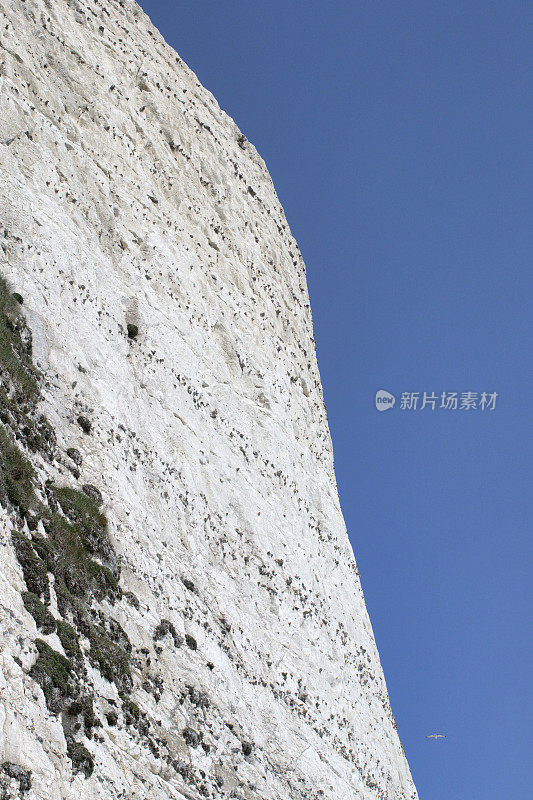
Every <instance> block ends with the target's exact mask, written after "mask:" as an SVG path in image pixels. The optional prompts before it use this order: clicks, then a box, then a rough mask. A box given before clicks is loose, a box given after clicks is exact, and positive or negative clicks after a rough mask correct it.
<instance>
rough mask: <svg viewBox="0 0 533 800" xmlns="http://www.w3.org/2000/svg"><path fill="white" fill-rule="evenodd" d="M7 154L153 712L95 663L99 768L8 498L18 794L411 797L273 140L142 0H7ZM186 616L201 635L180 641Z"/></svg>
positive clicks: (25, 293)
mask: <svg viewBox="0 0 533 800" xmlns="http://www.w3.org/2000/svg"><path fill="white" fill-rule="evenodd" d="M177 13H179V9H178V11H177ZM0 170H1V188H2V192H1V197H0V230H1V232H2V253H1V254H0V255H1V264H0V272H1V274H2V275H3V276H5V277H6V278H7V279H8V280H9V281H10V284H11V286H12V287H13V289H15V290H16V291H17V292H19V293H20V295H22V297H23V300H24V304H23V310H24V315H25V317H26V320H27V323H28V325H29V327H30V328H31V331H32V334H33V353H34V360H35V362H36V363H37V365H38V366H39V368H40V369H41V371H42V372H43V374H44V376H45V385H44V388H43V398H42V401H41V405H40V410H41V411H42V413H43V414H45V415H46V417H47V418H48V420H49V421H50V423H51V425H52V427H53V429H54V430H55V434H56V437H57V448H56V455H55V459H54V460H52V461H51V462H49V461H47V460H46V459H44V458H42V457H40V456H38V455H32V456H31V458H32V463H33V464H34V467H35V469H36V473H37V481H38V482H40V485H41V486H43V485H44V482H45V480H46V479H50V480H52V481H53V482H54V483H55V484H57V485H66V486H72V487H75V486H78V485H82V484H92V485H94V486H96V487H97V488H98V489H99V490H100V492H101V494H102V496H103V501H104V503H103V507H104V509H105V512H106V515H107V517H108V520H109V528H110V536H111V540H112V542H113V546H114V548H115V551H116V553H117V554H118V558H119V560H120V565H121V577H120V586H121V588H122V590H123V596H122V599H120V600H119V601H117V602H116V603H115V604H114V605H112V604H111V603H109V602H107V601H105V600H103V601H102V602H101V604H100V607H101V610H102V609H103V612H105V614H107V615H108V617H111V618H113V619H115V620H116V621H117V622H118V623H119V624H120V626H122V628H123V629H124V631H125V632H126V634H127V636H128V637H129V640H130V642H131V645H132V648H133V649H132V654H131V658H132V675H133V689H132V695H131V697H132V700H134V702H135V704H136V708H138V710H139V713H141V714H142V715H144V716H143V717H142V718H143V719H144V720H145V721H146V724H145V726H144V728H143V727H142V726H137V727H135V726H134V725H131V724H127V721H126V719H125V712H124V709H123V707H122V706H121V700H120V698H119V694H118V690H117V687H116V686H115V684H113V683H111V682H109V681H108V680H106V679H105V678H104V677H103V676H102V675H101V674H100V671H99V670H97V669H96V668H94V666H92V667H91V666H88V668H87V669H88V671H87V681H88V683H89V684H90V686H91V687H92V691H93V694H94V698H95V713H96V715H97V717H98V719H99V720H100V722H101V724H102V727H99V728H97V729H96V732H95V734H94V735H93V736H92V738H87V737H85V738H84V737H83V734H82V733H80V734H79V735H80V741H81V742H83V744H84V746H85V747H86V748H87V750H88V751H89V752H90V754H91V756H92V757H93V759H94V769H93V770H92V774H90V775H89V776H88V777H86V776H85V775H84V773H83V771H78V772H76V770H74V769H73V765H72V762H71V759H69V757H68V756H67V745H66V739H65V727H64V724H62V719H61V715H60V714H57V713H56V714H55V713H53V712H52V711H50V710H49V709H48V708H47V705H46V702H45V697H44V695H43V692H42V690H41V688H40V687H39V686H38V685H37V683H36V682H35V681H34V680H33V679H32V677H30V675H29V674H28V673H29V670H30V669H31V666H32V664H33V663H34V662H35V659H36V657H37V650H36V646H35V644H34V641H35V639H36V638H41V639H43V640H45V641H47V642H48V643H49V644H50V646H51V647H52V648H54V649H55V650H56V651H59V652H62V647H61V644H60V642H59V639H58V637H57V635H56V634H55V633H52V634H48V635H47V634H43V633H42V632H41V633H38V632H37V629H36V625H35V622H34V619H33V618H32V616H30V614H29V613H28V612H27V611H26V609H25V607H24V604H23V602H22V600H21V592H23V591H25V583H24V578H23V572H22V569H21V566H20V564H19V563H18V561H17V557H16V554H15V549H14V547H13V544H12V540H11V536H10V533H11V528H12V526H13V524H14V522H13V520H14V517H13V514H12V512H11V511H10V509H9V508H6V509H4V510H3V511H2V524H1V535H0V559H1V567H0V569H1V574H0V618H1V630H0V765H1V764H2V763H6V764H8V765H11V767H10V769H11V772H13V768H12V765H18V766H19V767H21V768H22V769H23V770H25V771H26V773H28V772H31V787H30V788H29V789H28V788H27V787H25V786H22V782H21V780H19V778H18V777H17V775H16V774H13V775H10V774H9V769H8V770H7V772H6V771H5V774H4V777H3V785H4V787H5V788H4V792H5V793H6V794H5V796H6V797H10V796H14V797H16V796H18V794H19V793H20V794H21V796H24V797H25V798H26V799H27V800H37V798H39V799H40V800H45V798H46V800H60V799H61V800H79V798H98V799H100V798H101V799H102V800H104V799H105V800H108V799H110V798H125V799H127V800H145V798H151V799H153V800H156V799H157V800H158V799H159V798H161V800H162V799H163V798H189V799H192V798H201V797H213V798H215V797H216V798H242V800H258V799H259V798H260V799H261V800H274V799H275V800H288V798H293V799H294V800H297V799H298V800H304V798H305V800H353V798H359V799H360V800H376V798H380V799H381V800H385V799H386V800H400V799H401V800H407V799H409V800H413V799H414V798H416V797H417V795H416V791H415V788H414V786H413V783H412V779H411V776H410V772H409V768H408V765H407V762H406V759H405V756H404V753H403V750H402V746H401V744H400V741H399V738H398V735H397V732H396V728H395V724H394V719H393V716H392V713H391V710H390V706H389V701H388V696H387V689H386V685H385V681H384V678H383V674H382V670H381V666H380V662H379V657H378V653H377V650H376V646H375V643H374V638H373V634H372V629H371V626H370V622H369V620H368V616H367V612H366V609H365V603H364V598H363V595H362V592H361V587H360V583H359V578H358V573H357V569H356V565H355V560H354V557H353V553H352V551H351V548H350V544H349V542H348V538H347V534H346V529H345V525H344V522H343V518H342V514H341V510H340V506H339V499H338V495H337V489H336V483H335V476H334V469H333V454H332V446H331V440H330V435H329V430H328V424H327V418H326V412H325V408H324V402H323V397H322V390H321V384H320V376H319V372H318V368H317V362H316V357H315V348H314V341H313V330H312V320H311V312H310V307H309V299H308V295H307V289H306V279H305V269H304V264H303V261H302V258H301V255H300V252H299V250H298V246H297V244H296V242H295V241H294V239H293V238H292V236H291V233H290V230H289V228H288V225H287V222H286V220H285V217H284V213H283V209H282V207H281V205H280V203H279V200H278V198H277V196H276V193H275V191H274V187H273V185H272V181H271V179H270V177H269V174H268V172H267V170H266V168H265V165H264V163H263V161H262V160H261V158H260V157H259V155H258V154H257V152H256V150H255V148H254V147H253V145H252V144H250V142H248V141H247V140H246V139H245V137H244V136H242V134H241V133H240V131H239V130H238V128H237V127H236V125H235V124H234V123H233V121H232V120H231V119H230V118H229V117H228V116H227V115H226V114H225V113H224V112H223V111H221V109H220V108H219V106H218V105H217V102H216V100H215V99H214V98H213V97H212V96H211V94H210V93H209V92H208V91H206V90H205V89H204V88H203V87H202V86H201V85H200V84H199V83H198V81H197V79H196V77H195V75H194V74H193V73H192V72H191V71H190V70H189V69H188V68H187V67H186V65H185V64H184V63H183V62H182V61H181V59H180V58H179V57H178V55H177V54H176V53H175V52H174V51H173V50H172V49H171V48H170V47H169V46H168V45H167V44H166V43H165V42H164V40H163V39H162V37H161V35H160V34H159V33H158V31H157V30H156V29H155V28H154V27H153V26H152V24H151V23H150V21H149V19H148V18H147V17H146V15H145V14H144V13H143V12H142V11H141V9H140V8H139V7H138V6H137V5H136V3H134V2H131V1H128V2H127V1H126V0H105V2H104V1H103V0H102V2H99V1H98V0H0ZM128 326H130V327H129V335H128ZM133 326H135V327H133ZM80 415H81V416H83V417H85V418H87V419H88V420H89V421H90V423H91V428H90V431H89V433H85V432H84V431H83V430H82V429H81V427H80V425H79V424H78V422H77V420H78V417H79V416H80ZM72 448H73V449H74V450H76V451H78V454H79V455H78V456H76V459H77V460H78V461H81V464H78V466H77V467H76V468H74V464H73V462H72V459H71V458H70V457H69V456H67V454H66V451H67V449H71V452H73V451H72ZM78 473H79V477H75V476H76V475H78ZM25 530H26V532H27V528H25ZM51 583H53V581H52V579H51ZM128 593H131V594H128ZM135 598H136V599H135ZM49 608H50V610H51V613H52V614H53V615H54V616H55V617H57V618H58V617H59V611H58V608H57V604H56V603H55V592H54V590H53V587H52V590H51V600H50V606H49ZM162 620H166V621H168V622H169V623H171V626H173V628H172V630H173V631H174V633H175V634H176V635H175V637H174V636H173V635H171V634H172V630H171V629H170V628H168V626H167V628H168V629H167V630H166V631H165V630H164V629H163V630H162V629H161V628H159V631H160V634H161V635H160V637H159V638H157V637H156V638H155V639H154V632H155V631H156V629H158V626H160V623H161V621H162ZM165 624H166V623H165ZM169 630H170V633H169V632H168V631H169ZM82 644H83V641H82ZM85 648H86V643H85ZM110 708H115V709H116V719H114V720H112V722H113V724H110V723H108V719H107V716H106V714H107V715H108V716H109V709H110ZM135 713H137V712H135ZM26 773H25V774H26ZM10 793H11V794H10Z"/></svg>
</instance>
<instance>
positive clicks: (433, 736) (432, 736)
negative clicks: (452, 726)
mask: <svg viewBox="0 0 533 800" xmlns="http://www.w3.org/2000/svg"><path fill="white" fill-rule="evenodd" d="M426 739H446V734H445V733H430V734H429V736H426Z"/></svg>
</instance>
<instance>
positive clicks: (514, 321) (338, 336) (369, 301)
mask: <svg viewBox="0 0 533 800" xmlns="http://www.w3.org/2000/svg"><path fill="white" fill-rule="evenodd" d="M142 5H143V7H144V9H145V10H146V11H147V12H148V13H149V14H150V16H151V17H152V20H153V21H154V23H155V24H156V25H157V26H158V27H159V29H160V30H161V31H162V33H163V34H164V36H165V37H166V39H167V40H168V41H169V42H170V43H171V44H172V45H173V46H174V47H175V48H176V49H177V50H178V52H179V53H180V55H181V56H182V57H183V58H184V59H185V61H186V62H187V63H188V64H189V66H190V67H191V68H192V69H193V70H194V71H195V72H196V74H197V75H198V77H199V79H200V81H201V82H202V83H203V84H204V85H205V86H206V87H207V88H209V89H210V90H211V91H212V92H213V93H214V95H215V96H216V97H217V99H218V101H219V103H220V105H221V106H222V107H223V108H224V109H225V110H226V111H227V112H228V113H229V114H230V115H231V116H232V117H233V118H234V119H235V120H236V122H237V123H238V125H239V126H240V127H241V129H242V130H243V131H244V133H245V134H246V136H247V137H248V138H249V139H250V140H251V141H252V142H253V143H254V144H255V145H256V147H257V148H258V150H259V152H260V153H261V154H262V156H263V157H264V158H265V160H266V162H267V165H268V167H269V169H270V173H271V175H272V178H273V180H274V183H275V185H276V188H277V191H278V194H279V197H280V199H281V202H282V204H283V206H284V208H285V212H286V215H287V218H288V220H289V224H290V225H291V228H292V231H293V233H294V235H295V237H296V239H297V240H298V243H299V245H300V248H301V250H302V253H303V256H304V258H305V261H306V264H307V275H308V283H309V289H310V294H311V303H312V309H313V317H314V322H315V332H316V338H317V343H318V357H319V364H320V370H321V374H322V380H323V384H324V389H325V395H326V402H327V407H328V413H329V421H330V426H331V431H332V435H333V442H334V447H335V462H336V471H337V480H338V483H339V489H340V494H341V501H342V507H343V511H344V516H345V519H346V523H347V526H348V530H349V533H350V537H351V541H352V543H353V547H354V550H355V554H356V557H357V560H358V564H359V569H360V572H361V575H362V580H363V588H364V591H365V595H366V600H367V604H368V608H369V612H370V616H371V620H372V624H373V627H374V632H375V635H376V639H377V643H378V647H379V650H380V654H381V659H382V663H383V667H384V670H385V674H386V677H387V683H388V687H389V692H390V696H391V702H392V707H393V711H394V713H395V715H396V720H397V722H398V728H399V731H400V735H401V738H402V741H403V743H404V746H405V749H406V751H407V755H408V758H409V762H410V765H411V768H412V772H413V776H414V779H415V782H416V784H417V787H418V790H419V793H420V796H421V798H422V800H511V798H512V800H522V798H524V800H525V798H529V797H531V775H530V773H531V759H532V752H533V741H532V734H531V731H532V729H533V723H532V720H531V715H532V707H533V704H532V702H531V701H532V693H531V684H532V680H531V675H532V667H533V663H532V662H533V659H532V653H533V648H532V643H531V608H532V606H533V603H532V599H533V598H532V590H531V586H532V580H531V565H532V535H531V528H532V520H533V508H532V506H533V491H532V490H533V481H532V477H533V453H532V450H533V445H532V427H533V417H532V415H533V377H532V331H531V327H532V313H531V305H532V301H533V271H532V257H533V200H532V198H533V194H532V187H533V135H532V134H533V131H532V123H533V99H532V90H533V4H531V3H527V2H514V1H513V0H501V2H490V1H489V2H487V0H485V2H471V1H470V0H461V1H460V2H459V0H447V2H434V1H433V0H417V1H414V0H412V1H410V0H402V1H401V2H398V1H397V0H394V1H393V0H379V2H377V1H376V2H372V1H369V0H351V1H350V2H348V0H331V2H329V3H324V2H313V1H312V0H305V1H304V0H300V1H298V2H296V1H295V2H291V0H284V2H281V1H279V0H269V2H264V1H262V0H253V1H251V0H225V1H224V2H220V0H211V1H210V2H207V0H206V1H203V0H194V2H193V1H192V0H184V1H183V2H179V3H176V2H175V0H143V2H142ZM379 388H384V389H388V390H389V391H391V392H393V393H395V394H399V393H401V392H402V391H420V392H423V391H428V392H429V391H435V392H442V391H458V392H463V391H477V392H482V391H496V392H498V393H499V395H500V396H499V398H498V401H497V405H496V409H495V411H494V412H486V411H485V412H480V411H470V412H464V411H459V410H458V411H447V412H445V411H438V410H436V411H435V412H431V411H428V410H427V409H425V410H424V412H421V411H418V412H409V411H401V410H400V408H399V407H398V405H397V406H396V407H395V408H394V409H392V410H391V411H388V412H386V413H382V414H379V413H378V412H377V411H376V410H375V408H374V406H373V398H374V394H375V391H376V390H377V389H379ZM434 731H439V732H441V731H443V732H445V733H447V734H448V738H447V739H446V740H441V741H438V742H435V741H428V740H426V739H425V738H424V737H425V735H426V734H428V733H432V732H434Z"/></svg>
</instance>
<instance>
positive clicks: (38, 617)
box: [22, 592, 56, 634]
mask: <svg viewBox="0 0 533 800" xmlns="http://www.w3.org/2000/svg"><path fill="white" fill-rule="evenodd" d="M22 601H23V603H24V607H25V609H26V611H28V612H29V613H30V614H31V615H32V617H33V619H34V620H35V624H36V625H37V627H38V628H39V630H41V631H42V632H43V633H44V634H48V633H53V632H54V631H55V629H56V621H55V619H54V618H53V616H52V615H51V614H50V612H49V611H48V609H47V608H46V606H45V604H44V603H41V601H40V600H39V598H38V597H37V595H36V594H33V592H23V593H22Z"/></svg>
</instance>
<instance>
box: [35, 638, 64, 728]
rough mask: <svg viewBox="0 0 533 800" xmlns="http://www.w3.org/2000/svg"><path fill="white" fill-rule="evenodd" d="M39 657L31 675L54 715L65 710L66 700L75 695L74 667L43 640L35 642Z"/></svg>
mask: <svg viewBox="0 0 533 800" xmlns="http://www.w3.org/2000/svg"><path fill="white" fill-rule="evenodd" d="M35 644H36V646H37V650H38V651H39V655H38V657H37V661H36V662H35V664H34V665H33V667H32V668H31V670H30V675H31V677H32V678H33V680H34V681H36V682H37V683H38V684H39V686H40V687H41V689H42V690H43V693H44V696H45V699H46V705H47V706H48V708H49V709H50V711H52V712H53V713H54V714H57V713H59V712H60V711H62V710H63V709H64V708H65V703H66V700H67V699H68V698H70V697H73V695H74V694H75V685H74V681H73V670H72V665H71V663H70V661H69V660H68V658H65V656H63V655H62V654H61V653H58V652H57V650H54V649H53V648H52V647H50V645H49V644H47V643H46V642H44V641H43V640H42V639H37V640H36V641H35Z"/></svg>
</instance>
